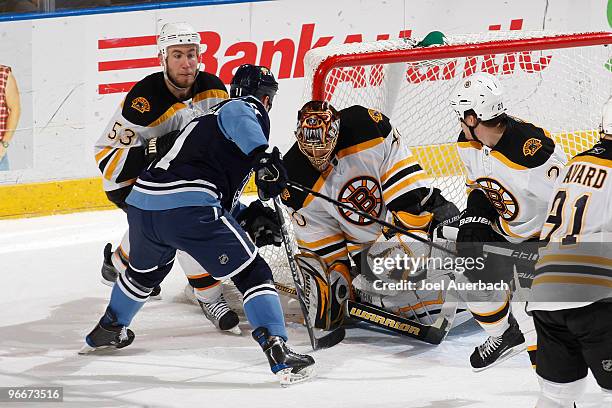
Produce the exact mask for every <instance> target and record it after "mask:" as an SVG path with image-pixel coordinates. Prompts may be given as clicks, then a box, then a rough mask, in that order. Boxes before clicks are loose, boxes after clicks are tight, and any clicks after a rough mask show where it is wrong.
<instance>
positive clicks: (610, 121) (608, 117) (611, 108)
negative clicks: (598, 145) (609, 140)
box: [600, 98, 612, 135]
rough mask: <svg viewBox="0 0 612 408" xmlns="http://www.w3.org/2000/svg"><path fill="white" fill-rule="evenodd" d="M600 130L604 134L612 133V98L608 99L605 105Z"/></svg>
mask: <svg viewBox="0 0 612 408" xmlns="http://www.w3.org/2000/svg"><path fill="white" fill-rule="evenodd" d="M600 132H601V133H602V134H606V135H612V98H610V99H608V101H607V102H606V103H605V104H604V106H603V112H602V114H601V125H600Z"/></svg>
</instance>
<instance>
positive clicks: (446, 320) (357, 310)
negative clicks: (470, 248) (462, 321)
mask: <svg viewBox="0 0 612 408" xmlns="http://www.w3.org/2000/svg"><path fill="white" fill-rule="evenodd" d="M275 286H276V289H277V290H280V291H282V292H284V294H285V295H286V296H289V297H290V298H292V299H298V300H299V298H298V295H297V292H296V290H295V288H292V287H289V286H286V285H283V284H282V283H275ZM456 312H457V302H455V301H451V302H446V303H445V304H444V305H443V306H442V311H441V312H440V316H439V317H438V318H437V319H436V321H435V322H434V323H433V324H431V325H427V324H423V323H420V322H417V321H414V320H412V319H408V318H405V317H403V316H399V315H397V314H395V313H393V312H389V311H388V310H385V309H381V308H380V307H377V306H374V305H371V304H369V303H361V302H357V301H354V300H350V299H349V300H347V301H346V304H345V313H346V314H345V316H350V317H352V318H354V319H357V320H361V321H364V322H367V323H369V324H371V325H373V326H377V327H380V328H382V329H385V330H390V331H392V332H395V333H398V334H400V335H402V336H406V337H411V338H414V339H417V340H420V341H424V342H425V343H429V344H440V343H441V342H442V340H444V338H445V337H446V335H447V334H448V332H449V331H450V329H451V327H452V325H453V321H454V319H455V314H456Z"/></svg>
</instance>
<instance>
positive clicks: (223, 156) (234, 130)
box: [126, 96, 270, 210]
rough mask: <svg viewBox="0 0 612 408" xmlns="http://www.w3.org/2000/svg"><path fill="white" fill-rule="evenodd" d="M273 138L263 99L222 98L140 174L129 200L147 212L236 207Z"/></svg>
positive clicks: (189, 125) (186, 128)
mask: <svg viewBox="0 0 612 408" xmlns="http://www.w3.org/2000/svg"><path fill="white" fill-rule="evenodd" d="M269 136H270V121H269V118H268V113H267V112H266V110H265V108H264V107H263V105H262V104H261V102H260V101H259V100H258V99H256V98H254V97H252V96H247V97H244V98H236V99H230V100H227V101H224V102H221V103H220V104H218V105H216V106H215V107H213V108H212V109H211V110H210V111H209V112H208V113H207V114H206V115H204V116H201V117H199V118H196V119H194V120H193V121H191V122H190V123H189V124H188V125H187V126H186V127H185V128H184V129H183V130H182V131H181V134H180V135H179V136H178V138H177V139H176V141H175V142H174V145H173V146H172V147H171V148H170V150H169V151H168V153H166V154H165V155H164V156H163V157H161V158H159V159H158V160H156V161H155V162H153V163H152V164H151V165H150V166H149V167H148V168H147V170H145V171H144V172H143V173H142V174H141V175H140V177H139V178H138V180H137V181H136V184H135V185H134V188H133V190H132V192H131V193H130V195H129V196H128V198H127V200H126V202H127V203H128V204H129V205H131V206H134V207H137V208H140V209H143V210H167V209H171V208H178V207H192V206H217V207H223V208H225V209H226V210H231V209H232V207H233V206H234V205H235V204H236V202H237V201H238V197H239V196H240V193H241V192H242V189H243V188H244V186H245V185H246V183H247V182H248V179H249V176H250V173H251V170H252V162H253V156H254V155H255V154H256V153H257V152H260V151H263V150H265V149H266V148H267V147H268V139H269Z"/></svg>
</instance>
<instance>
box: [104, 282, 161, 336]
mask: <svg viewBox="0 0 612 408" xmlns="http://www.w3.org/2000/svg"><path fill="white" fill-rule="evenodd" d="M151 290H152V288H145V287H143V286H141V285H139V284H138V283H136V282H135V281H134V280H132V279H130V278H129V276H128V274H127V273H122V274H121V275H119V277H118V279H117V282H116V283H115V285H114V286H113V291H112V292H111V299H110V302H109V304H108V307H109V308H110V309H111V310H112V312H113V313H114V314H115V316H116V318H117V322H118V323H119V324H121V325H122V326H129V325H130V323H131V322H132V319H133V318H134V316H135V315H136V313H138V311H139V310H140V308H141V307H142V306H143V305H144V303H145V302H146V301H147V299H148V298H149V294H150V293H151Z"/></svg>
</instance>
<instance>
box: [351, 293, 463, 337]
mask: <svg viewBox="0 0 612 408" xmlns="http://www.w3.org/2000/svg"><path fill="white" fill-rule="evenodd" d="M456 312H457V302H456V301H451V302H445V303H444V305H443V306H442V311H441V312H440V317H438V318H437V319H436V321H435V322H434V323H433V324H431V325H427V324H422V323H419V322H416V321H414V320H410V319H406V318H405V317H402V316H398V315H396V314H395V313H391V312H388V311H386V310H384V309H381V308H379V307H376V306H374V305H370V304H365V303H359V302H355V301H353V300H350V299H349V300H347V301H346V315H347V316H350V317H352V318H354V319H358V320H361V321H363V322H367V323H370V324H372V325H374V326H377V327H380V328H383V329H386V330H390V331H392V332H395V333H398V334H401V335H402V336H407V337H411V338H413V339H417V340H421V341H424V342H425V343H429V344H440V343H441V342H442V340H444V338H445V337H446V335H447V334H448V332H449V331H450V329H451V327H452V325H453V320H454V319H455V314H456Z"/></svg>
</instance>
